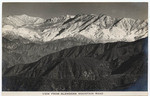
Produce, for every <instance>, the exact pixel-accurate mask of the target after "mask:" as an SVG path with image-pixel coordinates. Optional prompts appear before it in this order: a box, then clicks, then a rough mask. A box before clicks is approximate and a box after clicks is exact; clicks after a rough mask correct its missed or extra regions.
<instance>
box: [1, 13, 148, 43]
mask: <svg viewBox="0 0 150 96" xmlns="http://www.w3.org/2000/svg"><path fill="white" fill-rule="evenodd" d="M13 17H14V21H13ZM16 18H17V19H16ZM18 18H19V20H22V18H27V19H25V20H24V22H25V24H20V23H18V27H14V26H16V25H15V24H13V25H12V24H11V23H12V22H15V23H16V24H17V22H16V20H18ZM28 19H29V21H28ZM32 19H33V20H32ZM36 20H39V22H38V23H36ZM8 21H9V22H8ZM31 21H32V22H31ZM20 22H21V21H20ZM22 22H23V20H22ZM27 22H28V23H27ZM19 24H20V25H19ZM2 30H3V31H2V32H3V35H2V36H3V37H5V36H7V35H10V34H12V35H13V36H16V38H17V37H18V36H21V37H23V38H25V39H28V40H30V41H33V42H35V41H38V42H48V41H53V40H57V39H63V38H66V37H69V36H70V37H73V36H74V35H83V36H85V37H86V38H90V39H92V40H93V41H94V42H95V43H105V42H106V43H107V42H117V41H126V42H131V41H135V38H145V37H147V36H148V32H147V31H148V28H147V20H145V21H144V20H143V21H141V20H139V19H137V20H134V19H130V18H121V19H117V18H112V17H110V16H107V15H104V14H100V15H93V14H89V15H65V16H60V17H54V18H51V19H47V20H44V19H42V18H39V17H30V16H27V15H21V16H20V15H17V16H9V17H6V18H3V28H2ZM87 33H88V34H87ZM29 34H30V35H29ZM138 36H139V37H138ZM104 41H105V42H104Z"/></svg>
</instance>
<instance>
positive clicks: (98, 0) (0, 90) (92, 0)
mask: <svg viewBox="0 0 150 96" xmlns="http://www.w3.org/2000/svg"><path fill="white" fill-rule="evenodd" d="M0 2H1V3H0V7H1V10H0V18H1V19H0V22H1V23H0V26H1V27H0V32H1V34H0V62H1V65H0V77H2V74H1V73H2V3H3V2H39V3H44V2H49V3H50V2H53V3H54V2H148V3H149V2H150V1H149V0H133V1H131V0H22V1H20V0H1V1H0ZM149 10H150V7H149V4H148V22H149V16H150V13H149ZM149 28H150V24H148V29H149ZM148 37H150V34H149V32H148ZM148 42H150V39H149V38H148ZM149 48H150V44H149V43H148V58H149V59H150V51H149ZM149 59H148V65H149V64H150V60H149ZM0 86H1V87H0V92H1V93H2V78H0ZM1 95H2V94H1ZM124 95H125V94H124ZM13 96H15V95H13ZM28 96H29V95H28ZM64 96H65V95H64ZM70 96H71V95H70ZM148 96H150V65H149V66H148Z"/></svg>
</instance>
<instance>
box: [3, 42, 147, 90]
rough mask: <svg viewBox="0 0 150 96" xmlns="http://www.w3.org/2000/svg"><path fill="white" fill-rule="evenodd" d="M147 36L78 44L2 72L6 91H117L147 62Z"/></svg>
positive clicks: (134, 77)
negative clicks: (131, 39) (127, 40)
mask: <svg viewBox="0 0 150 96" xmlns="http://www.w3.org/2000/svg"><path fill="white" fill-rule="evenodd" d="M146 41H147V39H141V40H137V41H135V42H130V43H129V42H116V43H106V44H101V43H100V44H91V45H84V46H76V47H73V48H69V49H65V50H62V51H60V52H56V53H53V54H49V55H47V56H44V57H42V58H41V59H40V60H38V61H36V62H33V63H30V64H22V65H15V66H13V67H10V68H7V69H6V70H5V71H3V82H4V83H3V90H30V91H31V90H44V91H46V90H48V91H50V90H60V91H62V90H76V91H77V90H86V91H88V90H116V89H122V88H126V87H128V86H130V85H131V84H133V83H135V82H136V80H137V79H138V78H139V77H140V76H141V75H142V74H143V71H144V70H145V66H146V65H147V59H148V58H147V55H146V54H145V53H144V52H145V47H146V46H147V42H146Z"/></svg>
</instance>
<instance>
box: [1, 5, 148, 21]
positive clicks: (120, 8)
mask: <svg viewBox="0 0 150 96" xmlns="http://www.w3.org/2000/svg"><path fill="white" fill-rule="evenodd" d="M101 13H103V14H106V15H108V16H111V17H115V18H123V17H126V18H133V19H141V20H145V19H147V18H148V3H131V2H130V3H3V5H2V16H3V17H6V16H9V15H22V14H26V15H29V16H35V17H41V18H44V19H49V18H51V17H59V16H61V15H67V14H69V15H76V14H97V15H98V14H101Z"/></svg>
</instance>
